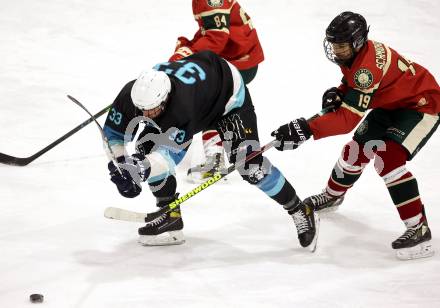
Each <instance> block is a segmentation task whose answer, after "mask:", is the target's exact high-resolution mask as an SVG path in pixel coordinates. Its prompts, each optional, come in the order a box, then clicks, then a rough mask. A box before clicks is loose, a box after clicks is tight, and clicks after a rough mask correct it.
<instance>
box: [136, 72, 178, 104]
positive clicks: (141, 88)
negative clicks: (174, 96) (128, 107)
mask: <svg viewBox="0 0 440 308" xmlns="http://www.w3.org/2000/svg"><path fill="white" fill-rule="evenodd" d="M170 91H171V81H170V78H169V77H168V75H167V74H165V73H164V72H161V71H156V70H154V69H149V70H145V71H143V72H142V73H141V74H140V75H139V77H138V79H137V80H136V81H135V83H134V84H133V88H132V89H131V99H132V100H133V104H134V105H135V106H136V107H138V108H139V109H141V110H150V109H154V108H156V107H158V106H160V105H161V104H162V103H164V102H165V101H166V99H167V97H168V94H169V93H170Z"/></svg>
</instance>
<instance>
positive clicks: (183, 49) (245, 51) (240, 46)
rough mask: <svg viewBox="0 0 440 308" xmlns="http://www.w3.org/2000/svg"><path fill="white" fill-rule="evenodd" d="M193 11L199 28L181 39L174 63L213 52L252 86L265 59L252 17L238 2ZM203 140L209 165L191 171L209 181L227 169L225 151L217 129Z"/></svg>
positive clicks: (221, 1)
mask: <svg viewBox="0 0 440 308" xmlns="http://www.w3.org/2000/svg"><path fill="white" fill-rule="evenodd" d="M192 10H193V14H194V18H195V20H196V22H197V23H198V26H199V29H198V30H197V32H196V34H195V35H194V37H193V39H191V40H189V39H187V38H186V37H179V38H178V39H177V44H176V49H175V52H174V54H173V55H172V56H171V58H170V61H176V60H180V59H182V58H184V57H187V56H189V55H191V54H192V53H195V52H199V51H202V50H210V51H212V52H215V53H216V54H218V55H219V56H220V57H222V58H224V59H226V60H227V61H229V62H230V63H232V64H233V65H234V66H235V67H237V68H238V70H239V71H240V74H241V75H242V78H243V80H244V82H245V84H249V83H250V82H251V81H252V80H253V79H254V78H255V76H256V74H257V70H258V64H259V63H260V62H262V61H263V60H264V54H263V49H262V48H261V45H260V41H259V39H258V35H257V31H256V30H255V29H254V27H253V26H252V22H251V19H250V17H249V15H248V14H246V12H245V11H244V10H243V8H242V7H241V6H240V4H239V3H238V2H237V1H235V0H193V1H192ZM202 140H203V148H204V152H205V156H206V162H205V163H204V164H202V165H199V166H196V167H193V168H191V169H190V170H191V171H194V173H196V171H198V172H200V173H201V177H202V178H207V177H210V176H212V175H213V174H214V173H215V172H216V171H221V170H220V169H221V168H222V167H223V166H224V156H223V148H222V144H221V140H220V137H219V135H218V133H217V131H216V130H215V128H214V127H210V128H208V129H207V130H205V131H203V132H202Z"/></svg>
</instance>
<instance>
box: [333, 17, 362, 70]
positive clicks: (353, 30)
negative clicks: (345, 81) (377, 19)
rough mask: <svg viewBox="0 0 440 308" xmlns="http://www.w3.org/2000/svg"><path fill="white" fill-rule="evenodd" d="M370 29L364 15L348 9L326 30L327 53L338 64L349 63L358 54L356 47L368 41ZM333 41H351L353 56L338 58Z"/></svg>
mask: <svg viewBox="0 0 440 308" xmlns="http://www.w3.org/2000/svg"><path fill="white" fill-rule="evenodd" d="M369 29H370V27H369V26H368V25H367V21H366V20H365V18H364V17H363V16H362V15H360V14H357V13H353V12H348V11H347V12H343V13H341V14H339V15H338V16H336V17H335V18H334V19H333V20H332V22H331V23H330V24H329V26H328V27H327V29H326V31H325V39H324V50H325V55H326V56H327V58H328V59H329V60H330V61H332V62H334V63H336V64H343V65H347V64H349V63H351V62H352V61H353V59H354V57H355V55H356V52H355V49H357V48H360V47H362V46H363V45H364V44H365V43H366V42H367V40H368V31H369ZM331 43H349V44H350V46H351V51H352V58H351V59H349V60H341V59H338V58H337V57H336V55H335V54H334V52H333V48H332V46H331Z"/></svg>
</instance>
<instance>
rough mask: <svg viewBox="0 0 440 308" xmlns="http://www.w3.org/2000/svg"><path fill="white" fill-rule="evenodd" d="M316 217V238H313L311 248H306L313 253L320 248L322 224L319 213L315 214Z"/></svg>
mask: <svg viewBox="0 0 440 308" xmlns="http://www.w3.org/2000/svg"><path fill="white" fill-rule="evenodd" d="M314 215H315V237H314V238H313V241H312V242H311V243H310V245H309V246H307V247H304V248H307V249H308V250H309V251H310V252H312V253H313V252H315V251H316V248H317V246H318V237H319V223H320V218H319V215H318V214H317V213H314Z"/></svg>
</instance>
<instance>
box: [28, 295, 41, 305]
mask: <svg viewBox="0 0 440 308" xmlns="http://www.w3.org/2000/svg"><path fill="white" fill-rule="evenodd" d="M29 299H30V301H31V302H32V303H34V304H35V303H42V302H43V300H44V296H43V294H31V296H29Z"/></svg>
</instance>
